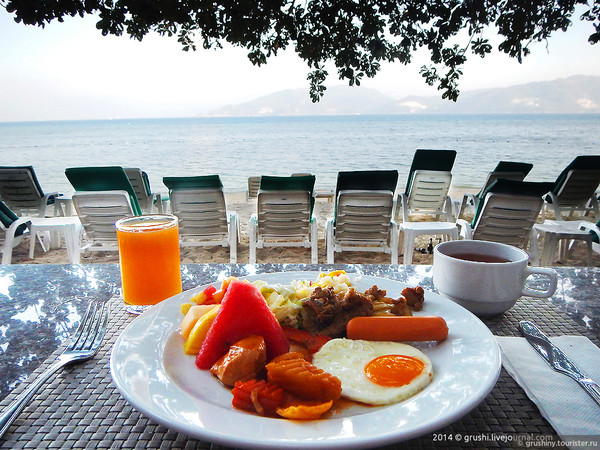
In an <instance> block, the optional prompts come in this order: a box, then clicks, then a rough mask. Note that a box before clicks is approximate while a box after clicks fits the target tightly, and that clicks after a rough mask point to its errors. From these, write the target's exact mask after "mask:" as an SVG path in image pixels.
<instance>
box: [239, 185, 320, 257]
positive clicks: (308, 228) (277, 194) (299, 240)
mask: <svg viewBox="0 0 600 450" xmlns="http://www.w3.org/2000/svg"><path fill="white" fill-rule="evenodd" d="M310 177H312V176H308V178H310ZM275 178H277V177H275ZM285 178H286V177H281V178H280V179H279V180H280V182H281V183H282V184H285ZM312 179H313V182H312V185H313V186H314V177H312ZM309 184H310V183H309ZM257 197H258V198H257V208H256V211H257V212H256V213H254V214H252V216H250V223H249V231H248V233H249V240H250V258H249V260H250V264H254V263H256V250H257V249H259V248H264V247H305V248H310V249H311V256H310V259H311V263H313V264H316V263H317V262H318V243H319V241H318V234H317V232H318V229H317V219H316V217H315V216H314V215H313V214H312V210H313V203H314V198H313V194H312V190H309V189H303V190H295V189H292V190H287V189H282V190H271V189H269V190H265V189H263V188H261V189H260V190H259V191H258V195H257Z"/></svg>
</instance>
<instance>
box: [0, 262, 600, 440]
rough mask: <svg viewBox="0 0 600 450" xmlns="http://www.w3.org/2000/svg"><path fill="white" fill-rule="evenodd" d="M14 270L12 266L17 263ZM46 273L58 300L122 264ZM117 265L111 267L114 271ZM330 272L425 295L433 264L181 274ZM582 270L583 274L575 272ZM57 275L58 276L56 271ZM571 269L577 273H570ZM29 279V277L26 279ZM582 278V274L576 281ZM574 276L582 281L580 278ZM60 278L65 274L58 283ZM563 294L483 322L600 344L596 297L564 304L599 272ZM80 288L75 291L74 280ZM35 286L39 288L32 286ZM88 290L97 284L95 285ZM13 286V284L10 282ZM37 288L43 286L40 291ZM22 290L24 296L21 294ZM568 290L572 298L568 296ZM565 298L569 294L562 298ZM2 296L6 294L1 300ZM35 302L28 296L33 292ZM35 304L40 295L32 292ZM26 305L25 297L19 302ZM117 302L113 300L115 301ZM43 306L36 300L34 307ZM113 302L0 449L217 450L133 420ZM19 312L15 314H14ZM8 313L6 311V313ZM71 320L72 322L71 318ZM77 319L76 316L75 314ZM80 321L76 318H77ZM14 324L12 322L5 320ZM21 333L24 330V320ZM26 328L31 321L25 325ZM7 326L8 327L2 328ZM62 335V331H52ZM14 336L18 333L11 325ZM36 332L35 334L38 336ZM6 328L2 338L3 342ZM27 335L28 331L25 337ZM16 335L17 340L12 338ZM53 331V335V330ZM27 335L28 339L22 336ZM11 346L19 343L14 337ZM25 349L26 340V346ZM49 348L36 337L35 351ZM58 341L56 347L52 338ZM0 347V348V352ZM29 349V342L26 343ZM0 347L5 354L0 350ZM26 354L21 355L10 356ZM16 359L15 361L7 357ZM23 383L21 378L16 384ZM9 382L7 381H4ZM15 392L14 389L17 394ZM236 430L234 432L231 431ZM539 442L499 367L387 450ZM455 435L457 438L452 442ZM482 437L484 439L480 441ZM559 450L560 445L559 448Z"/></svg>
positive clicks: (571, 282) (565, 274) (212, 269)
mask: <svg viewBox="0 0 600 450" xmlns="http://www.w3.org/2000/svg"><path fill="white" fill-rule="evenodd" d="M15 267H16V266H15ZM49 267H50V268H49V269H47V270H46V271H44V270H43V269H30V270H32V271H36V270H37V272H36V275H35V276H33V275H31V279H32V280H37V279H38V278H39V277H42V276H43V277H45V278H46V281H45V283H46V284H45V286H48V283H49V281H48V278H47V277H50V276H53V279H52V283H55V284H53V286H55V287H56V286H63V283H71V284H70V285H69V287H68V288H67V284H64V288H63V294H64V293H65V291H66V290H67V289H74V290H75V291H76V290H77V289H82V288H88V287H89V284H90V277H92V278H93V279H95V280H96V282H97V281H98V280H101V281H102V282H106V283H117V284H118V267H116V266H114V265H106V266H99V267H96V268H95V269H94V270H92V269H90V268H88V267H87V266H86V267H85V268H84V269H81V266H79V267H77V266H54V267H52V266H49ZM115 267H116V268H115ZM332 267H335V268H344V269H346V270H347V271H360V272H362V273H365V274H369V275H375V276H387V277H388V278H393V279H396V280H398V281H403V282H407V283H410V284H421V285H422V286H424V287H425V288H429V289H432V284H431V268H430V267H429V266H313V265H286V266H282V265H260V266H247V265H236V266H229V265H201V264H198V265H189V266H186V267H184V289H189V288H191V287H193V286H195V285H199V284H205V283H209V282H214V281H215V280H217V279H218V277H221V278H222V277H224V276H228V275H230V274H233V275H239V276H243V275H247V274H254V273H262V272H275V271H285V270H330V269H331V268H332ZM20 270H21V271H25V269H14V268H13V269H5V268H3V269H2V271H4V272H2V271H0V279H2V276H4V277H6V276H8V275H7V274H9V275H13V276H22V275H23V274H22V273H17V272H19V271H20ZM582 270H584V271H585V272H581V271H582ZM53 271H54V272H53ZM576 271H578V272H577V273H576ZM32 273H33V272H32ZM581 273H584V275H585V277H583V278H581V277H580V276H579V275H581ZM578 274H579V275H578ZM63 275H64V276H63ZM559 275H560V282H559V291H557V295H555V297H554V298H553V299H552V301H544V300H539V299H531V298H522V299H520V300H519V302H518V303H517V305H516V306H515V307H514V308H512V309H511V310H510V311H508V312H506V313H504V314H502V315H499V316H495V317H492V318H484V319H483V321H484V322H485V323H486V325H487V326H488V327H489V329H490V330H491V331H492V332H493V333H494V334H495V335H500V336H513V335H514V336H519V335H520V333H519V331H518V328H517V325H518V322H519V321H520V320H523V319H529V320H533V321H535V322H536V323H537V324H538V325H540V326H541V327H542V328H543V329H544V330H545V331H546V332H547V333H548V334H549V335H551V336H552V335H560V334H575V335H584V336H587V337H588V338H590V339H591V340H592V341H594V342H595V343H596V344H599V343H600V339H599V335H598V328H597V325H598V315H596V310H595V309H594V308H598V300H597V299H596V298H594V302H595V303H596V304H595V305H593V304H589V302H588V304H587V305H586V307H587V308H588V309H587V310H583V311H582V310H581V308H575V311H574V310H573V304H572V303H573V302H569V299H570V298H572V297H571V293H573V294H574V293H577V294H578V297H579V298H581V297H583V300H586V299H587V298H588V297H589V298H590V299H591V298H592V297H597V296H596V295H595V293H596V292H597V282H598V280H599V279H600V272H598V271H596V270H594V269H573V268H571V269H568V270H567V269H562V270H560V271H559ZM76 280H79V285H78V286H74V285H73V283H75V284H77V281H76ZM32 283H33V284H36V281H32ZM578 283H582V285H585V286H589V288H590V289H588V290H589V292H587V291H586V290H585V289H583V288H581V289H580V288H579V287H578V286H579V285H578ZM91 284H92V285H93V284H94V282H91ZM13 287H14V285H13ZM38 288H39V286H38ZM21 290H23V291H24V290H26V289H21ZM572 290H573V291H572ZM18 291H20V290H19V289H18V288H14V290H13V291H12V294H11V291H10V289H8V291H7V290H6V289H5V290H4V291H3V292H4V294H2V295H4V297H7V298H8V297H10V298H12V299H13V300H14V298H16V294H17V292H18ZM567 291H569V293H567ZM6 292H8V294H9V295H5V294H6ZM96 292H97V293H98V294H97V295H106V292H104V291H103V290H102V289H101V288H97V289H96ZM31 295H33V294H31ZM31 298H39V297H36V296H35V295H33V296H32V297H31ZM52 298H54V299H55V300H57V301H55V302H54V303H53V305H54V306H53V308H55V310H56V309H60V308H63V309H65V310H69V308H71V310H72V311H80V310H81V311H83V310H84V307H85V304H87V301H89V300H90V299H91V298H94V295H91V294H90V295H87V296H84V297H83V300H81V297H79V298H80V301H79V303H78V302H77V301H76V300H75V299H74V298H72V297H70V298H71V300H70V301H68V302H67V301H64V300H61V301H58V299H64V298H65V296H61V295H60V294H58V295H57V296H55V297H52ZM6 301H7V300H6V299H5V298H3V297H0V306H2V308H4V309H0V316H1V315H2V314H4V319H6V317H11V318H12V320H14V317H15V316H16V315H18V314H25V312H23V311H27V308H29V307H30V306H24V309H23V308H21V312H17V313H15V311H14V309H11V311H12V314H13V315H12V316H10V313H6V304H5V303H6ZM22 301H23V300H22ZM111 301H112V302H119V300H118V299H113V300H111ZM38 306H39V302H38ZM120 306H121V305H120V302H119V304H115V305H113V307H112V313H111V318H110V323H109V328H108V331H107V335H106V338H105V342H104V344H103V346H102V348H101V350H100V352H99V354H98V355H97V357H96V358H95V359H93V360H91V361H88V362H86V363H83V364H79V365H76V366H73V367H70V368H67V369H65V370H63V371H61V372H59V373H58V374H57V375H56V376H55V377H54V379H53V380H52V381H50V382H48V383H47V384H46V385H45V386H44V387H43V388H42V389H41V390H40V391H39V392H38V393H37V395H36V396H35V397H34V399H33V400H32V401H31V403H30V404H29V405H28V406H27V407H26V408H25V410H24V411H23V412H22V413H21V415H20V416H19V417H18V418H17V420H16V421H15V423H14V424H13V425H12V427H11V428H10V429H9V431H8V432H7V434H6V435H5V436H4V438H3V439H0V448H11V449H13V448H48V447H59V448H64V447H68V448H83V447H86V448H186V449H188V448H213V449H217V448H223V447H221V446H219V445H217V444H211V443H209V442H201V441H198V440H195V439H191V438H189V437H187V436H185V435H182V434H180V433H178V432H175V431H173V430H170V429H167V428H165V427H163V426H161V425H158V424H156V423H154V422H153V421H152V420H150V419H149V418H147V417H145V416H143V415H142V414H140V413H138V412H137V411H136V410H135V409H134V408H133V407H132V406H131V405H130V404H129V403H128V402H127V401H126V400H125V399H124V398H123V397H122V396H121V395H120V394H119V392H118V391H117V390H116V388H115V387H114V386H113V383H112V379H111V376H110V373H109V357H110V351H111V348H112V344H113V343H114V341H115V340H116V338H117V337H118V336H119V334H120V333H121V331H122V330H123V329H124V328H125V327H126V326H127V324H128V323H130V322H131V321H132V320H134V317H132V316H129V315H128V314H126V313H125V312H124V310H123V308H122V307H120ZM17 310H18V308H17ZM2 311H4V313H2ZM72 314H75V315H77V314H76V313H75V312H72ZM79 314H80V313H79ZM78 317H79V316H78ZM9 322H10V321H9ZM21 322H24V325H23V329H26V328H27V321H23V320H21ZM29 322H32V320H29ZM4 323H6V321H5V322H4ZM55 325H56V327H57V328H60V326H58V324H55ZM75 326H76V320H74V321H73V326H72V327H69V326H66V325H65V327H66V329H65V330H63V331H61V336H62V335H65V336H68V335H69V334H70V333H71V332H72V328H73V327H75ZM14 329H15V330H17V328H14ZM38 332H39V331H38ZM7 333H8V332H7V331H6V330H4V334H3V336H4V337H3V339H4V338H6V336H7ZM23 333H25V332H23ZM8 334H9V335H11V336H13V337H14V334H11V333H8ZM57 334H58V333H57ZM24 337H26V336H24ZM14 339H17V337H14ZM28 342H32V341H31V340H28ZM44 342H45V340H44V339H42V336H40V339H39V340H38V345H40V344H43V343H44ZM53 342H54V341H53ZM2 343H3V341H0V346H1V345H2ZM11 345H13V346H15V345H16V344H14V342H12V341H9V342H8V345H6V347H5V348H3V351H4V352H6V353H8V356H11V355H10V353H9V352H10V350H11V349H10V346H11ZM32 345H35V344H33V343H32ZM0 348H2V347H0ZM61 350H62V348H61V346H56V345H55V348H54V350H53V351H52V349H50V351H51V354H49V355H47V357H46V358H45V360H43V362H41V364H40V365H39V366H38V367H37V368H36V369H35V371H34V375H35V374H37V373H39V372H41V371H43V370H44V369H45V368H46V367H47V366H48V365H49V364H51V363H52V361H53V360H54V358H55V357H56V356H57V355H58V354H59V353H60V352H61ZM16 351H17V352H19V353H20V355H21V360H23V357H24V356H26V355H25V349H23V348H20V349H18V350H16ZM13 356H14V355H13ZM13 369H14V368H11V367H8V366H0V374H2V375H6V376H9V375H10V376H13V377H14V376H15V374H14V370H13ZM24 377H25V376H24V375H23V374H21V375H20V376H19V377H18V378H17V379H15V380H12V382H11V383H9V384H8V387H9V389H10V393H9V394H8V395H6V396H5V398H4V399H3V400H2V402H1V403H0V407H5V406H6V405H8V404H9V403H10V401H11V400H12V399H13V398H14V397H15V396H16V395H18V394H19V392H21V391H22V389H23V388H25V387H26V385H27V384H28V382H29V380H31V378H32V377H31V378H29V379H28V380H25V381H22V382H20V379H23V378H24ZM19 378H20V379H19ZM9 381H10V380H9ZM13 386H14V388H13ZM232 432H234V431H232ZM536 436H545V437H548V438H554V439H557V437H556V434H555V432H554V430H553V428H552V427H551V426H550V425H549V424H548V422H547V421H546V420H545V419H544V418H543V417H542V416H541V415H540V413H539V411H538V409H537V407H536V406H535V404H534V403H532V402H531V400H529V398H528V397H527V396H526V394H525V392H524V391H523V390H522V389H521V388H520V387H519V386H518V385H517V383H516V382H515V381H514V380H513V379H512V378H511V377H510V376H509V375H508V374H507V373H506V372H505V371H504V370H502V372H501V374H500V378H499V380H498V382H497V384H496V386H495V387H494V389H493V390H492V392H491V393H490V394H489V395H488V396H487V398H486V399H485V400H484V401H483V402H482V403H481V404H479V406H477V407H476V408H475V409H474V410H473V411H471V412H470V413H469V414H467V415H466V416H464V417H462V418H461V419H460V420H458V421H456V422H454V423H452V424H451V425H449V426H447V427H445V428H443V429H440V430H437V431H436V432H434V433H432V434H428V435H425V436H422V437H420V438H417V439H413V440H410V441H407V442H402V443H398V444H397V445H394V446H390V447H388V448H511V447H512V448H519V447H525V446H527V445H529V444H528V442H529V443H530V442H531V439H534V438H535V437H536ZM457 437H458V440H457ZM482 440H484V441H482ZM557 448H561V447H557Z"/></svg>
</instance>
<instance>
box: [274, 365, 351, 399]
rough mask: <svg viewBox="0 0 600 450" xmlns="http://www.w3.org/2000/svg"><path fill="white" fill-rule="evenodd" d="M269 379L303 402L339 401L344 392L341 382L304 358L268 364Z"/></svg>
mask: <svg viewBox="0 0 600 450" xmlns="http://www.w3.org/2000/svg"><path fill="white" fill-rule="evenodd" d="M267 379H268V380H269V382H270V383H274V384H276V385H278V386H281V387H282V388H283V389H284V390H285V391H287V392H290V393H292V394H294V395H295V396H296V397H298V398H300V399H303V400H312V401H318V402H327V401H329V400H337V399H338V398H340V394H341V392H342V384H341V383H340V380H338V379H337V378H336V377H334V376H333V375H331V374H329V373H327V372H325V371H323V370H322V369H319V368H318V367H315V366H314V365H313V364H311V363H309V362H308V361H306V360H305V359H304V358H302V357H297V358H286V359H280V360H279V361H274V362H271V363H269V364H267Z"/></svg>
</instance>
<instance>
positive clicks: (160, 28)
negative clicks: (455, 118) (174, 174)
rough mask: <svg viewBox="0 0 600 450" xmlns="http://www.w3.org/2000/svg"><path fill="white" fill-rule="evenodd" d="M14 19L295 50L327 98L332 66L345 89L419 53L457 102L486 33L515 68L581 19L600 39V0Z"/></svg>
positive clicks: (187, 46) (100, 0)
mask: <svg viewBox="0 0 600 450" xmlns="http://www.w3.org/2000/svg"><path fill="white" fill-rule="evenodd" d="M0 5H2V6H3V7H5V8H6V10H7V12H9V13H11V14H14V17H15V21H17V22H22V23H24V24H28V25H37V26H41V27H43V26H44V25H46V24H47V23H50V22H52V21H53V20H57V21H59V22H62V21H63V18H64V17H65V16H81V17H83V16H85V15H92V14H94V15H97V16H98V17H99V21H98V23H97V24H96V27H97V28H98V29H99V30H100V31H101V32H102V34H103V35H108V34H112V35H117V36H120V35H123V34H124V33H126V34H128V35H129V36H131V37H132V38H134V39H138V40H140V41H141V40H142V39H143V38H144V36H146V35H147V34H148V33H150V32H156V33H159V34H161V35H166V36H176V37H177V39H178V41H179V42H180V43H181V45H182V48H183V50H186V51H188V50H196V48H197V45H199V44H201V45H202V47H203V48H205V49H210V48H222V47H223V43H225V42H226V43H229V44H231V45H233V46H240V47H244V48H246V49H247V50H248V58H249V59H250V61H251V62H252V63H253V64H255V65H259V66H260V65H262V64H266V63H267V61H268V58H269V57H271V56H273V55H276V54H277V52H278V51H281V50H284V49H286V48H288V47H289V46H293V48H294V50H295V52H296V53H297V54H298V55H299V56H300V58H302V59H303V60H304V61H305V62H306V63H307V65H308V67H309V70H310V71H309V74H308V80H309V82H310V96H311V98H312V100H313V101H318V100H319V99H320V98H321V97H322V96H323V95H324V92H325V89H326V88H325V81H326V79H327V76H328V73H327V71H326V70H325V65H326V63H328V62H333V64H334V65H335V68H336V69H337V75H338V77H339V78H340V79H341V80H346V81H347V82H348V83H349V84H350V85H360V83H361V80H362V79H363V78H364V77H365V76H367V77H374V76H375V75H376V74H377V72H378V71H379V70H380V68H381V63H382V62H384V61H389V62H399V63H401V64H409V63H410V62H411V61H412V56H413V55H414V53H415V52H416V51H417V50H419V49H425V50H426V51H428V52H429V56H430V59H431V64H430V65H427V66H422V67H421V69H420V72H421V75H422V76H423V78H424V81H425V82H426V83H427V84H429V85H431V86H437V89H438V90H440V91H442V97H443V98H447V99H449V100H454V101H456V99H457V98H458V96H459V93H460V91H459V88H458V87H459V80H460V76H461V75H462V67H463V66H464V64H465V62H466V60H467V55H469V54H472V55H476V56H480V57H485V56H486V55H487V54H490V53H491V52H492V50H493V47H492V45H491V44H490V41H489V40H488V38H487V36H490V35H496V34H497V35H498V36H500V37H501V42H500V44H499V45H498V48H497V50H498V51H500V52H504V53H507V54H508V55H510V56H511V57H514V58H516V59H517V60H518V61H519V62H521V61H522V60H523V58H524V57H525V56H527V55H528V54H529V53H530V50H529V46H530V45H531V43H533V42H538V41H544V40H546V39H548V38H549V37H550V36H551V35H552V33H553V32H555V31H557V30H563V31H566V30H567V29H568V28H569V26H570V25H571V22H572V20H573V15H574V14H575V9H576V7H578V8H580V9H579V10H578V11H582V12H580V13H579V17H577V18H576V20H582V21H589V22H591V23H592V25H593V27H594V30H595V31H594V32H593V33H592V34H591V35H590V36H589V39H588V41H589V42H590V43H591V44H595V43H597V42H598V41H599V40H600V0H593V1H585V0H527V1H523V0H482V1H477V0H466V1H459V0H396V1H394V0H304V1H294V0H290V1H287V0H181V1H180V0H0Z"/></svg>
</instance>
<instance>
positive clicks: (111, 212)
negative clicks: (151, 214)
mask: <svg viewBox="0 0 600 450" xmlns="http://www.w3.org/2000/svg"><path fill="white" fill-rule="evenodd" d="M73 207H74V208H75V211H76V212H77V216H78V217H79V220H80V221H81V225H82V227H83V232H84V234H83V239H82V240H81V241H80V242H79V246H78V249H77V255H76V257H75V260H76V261H79V258H80V255H81V253H82V252H83V251H90V252H98V251H111V252H113V251H117V250H118V249H119V248H118V244H117V229H116V228H115V222H116V221H117V220H119V219H122V218H124V217H131V216H133V215H135V214H134V212H133V205H132V204H131V194H130V193H129V192H127V191H122V190H108V191H78V192H75V193H74V194H73Z"/></svg>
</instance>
